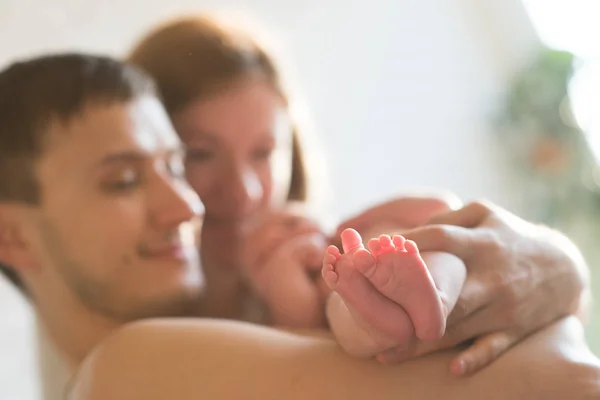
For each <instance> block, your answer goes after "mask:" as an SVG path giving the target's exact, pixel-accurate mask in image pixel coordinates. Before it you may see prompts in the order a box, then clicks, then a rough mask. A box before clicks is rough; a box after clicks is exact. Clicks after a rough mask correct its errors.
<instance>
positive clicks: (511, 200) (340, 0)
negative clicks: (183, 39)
mask: <svg viewBox="0 0 600 400" xmlns="http://www.w3.org/2000/svg"><path fill="white" fill-rule="evenodd" d="M216 5H218V6H219V8H221V9H222V8H232V7H233V6H238V9H241V10H242V11H244V10H245V11H247V12H249V13H250V15H252V16H253V17H254V18H255V19H256V20H257V21H258V22H260V23H262V24H264V26H266V27H267V29H268V30H270V31H271V32H273V33H275V34H278V35H280V38H279V45H280V46H282V47H283V48H284V50H285V53H286V54H287V55H288V56H291V58H290V61H293V62H295V65H296V68H295V75H296V76H297V77H298V78H299V79H300V80H299V81H298V82H299V83H301V85H298V86H299V87H300V89H301V92H302V94H303V95H304V97H305V99H306V100H307V102H308V103H309V104H310V111H311V114H312V116H313V125H314V126H315V128H316V131H317V132H318V134H319V135H318V136H319V141H320V142H321V143H323V145H324V148H325V152H326V154H327V159H328V162H329V164H330V173H331V176H332V177H333V179H331V184H332V187H331V188H332V190H333V192H334V193H335V201H334V204H335V206H336V208H335V213H336V215H337V216H342V215H346V214H348V213H351V212H353V211H356V210H358V209H359V208H360V207H364V206H366V205H367V204H369V203H371V202H374V201H377V200H381V199H382V198H384V197H387V196H390V195H392V194H394V193H398V192H400V191H402V190H404V189H407V188H412V187H443V188H446V189H450V190H453V191H455V192H456V193H458V194H459V195H461V196H462V197H464V198H467V199H470V198H475V197H481V196H485V197H488V198H491V199H493V200H496V201H497V202H499V203H500V204H503V205H505V206H508V207H510V208H514V207H516V206H517V205H518V200H519V199H518V198H517V197H515V196H514V195H513V193H514V192H515V190H514V187H515V186H513V185H512V184H511V180H510V177H509V176H508V175H507V173H506V171H505V169H504V168H503V166H502V157H501V156H500V155H499V154H498V153H497V152H495V151H494V147H495V146H494V143H493V141H492V140H491V137H490V136H491V134H490V129H489V128H488V127H487V120H486V117H487V114H488V113H489V111H490V109H491V106H492V102H493V99H494V96H495V95H497V93H498V91H499V90H500V89H501V88H502V86H503V84H504V83H505V80H506V77H507V76H508V75H509V74H510V72H511V71H513V70H514V68H515V67H516V66H517V65H518V63H519V60H521V59H522V58H523V56H524V55H526V54H527V50H528V49H529V48H530V46H531V44H532V43H534V42H535V37H534V35H533V33H532V30H531V28H530V27H529V25H528V21H527V19H526V18H525V17H524V12H523V10H522V8H521V6H520V3H519V1H518V0H505V1H502V0H486V1H481V0H453V1H448V0H420V1H413V0H369V1H358V0H302V1H283V0H238V1H235V0H197V1H193V0H169V1H167V0H129V1H123V0H104V1H102V2H101V1H92V0H54V1H51V2H50V1H44V0H0V49H2V52H1V53H0V64H2V65H4V64H5V63H7V62H9V61H10V60H12V59H13V58H14V57H17V56H18V57H20V56H23V55H30V54H34V53H37V52H39V51H49V50H62V49H71V50H72V49H85V50H95V51H102V52H109V53H113V54H124V52H125V51H126V50H127V48H128V47H129V46H130V45H131V44H132V43H133V41H134V40H135V38H136V37H138V35H139V34H141V33H142V32H143V31H144V30H145V29H146V28H147V27H148V26H149V25H150V24H152V23H154V22H156V21H158V20H160V19H162V18H164V17H165V16H167V15H172V14H173V13H179V12H182V11H186V10H200V9H201V8H202V7H204V8H206V7H214V6H216ZM17 300H18V299H17V298H16V297H15V295H14V293H12V292H10V291H9V290H8V289H6V288H5V287H4V286H3V285H0V315H1V316H2V318H1V321H0V398H1V399H22V400H27V399H33V398H35V397H34V396H35V394H34V393H35V390H34V389H31V388H30V385H29V382H30V381H29V380H28V379H29V376H30V374H31V371H32V368H34V367H33V366H34V364H33V361H32V358H31V354H32V353H31V352H28V351H27V350H28V349H27V348H28V346H30V344H31V343H30V342H29V339H30V333H29V332H28V331H27V328H28V327H29V326H30V325H31V316H30V314H28V311H27V310H26V309H25V308H23V307H22V304H21V307H19V306H17V304H19V303H18V302H17ZM21 332H25V333H23V335H21ZM9 367H10V371H11V372H10V373H8V372H6V371H8V369H9ZM17 378H18V379H17Z"/></svg>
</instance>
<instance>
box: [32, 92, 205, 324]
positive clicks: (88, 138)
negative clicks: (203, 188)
mask: <svg viewBox="0 0 600 400" xmlns="http://www.w3.org/2000/svg"><path fill="white" fill-rule="evenodd" d="M50 130H51V132H50V135H49V136H48V137H49V142H48V143H47V146H46V150H45V152H44V153H43V155H42V156H41V158H40V160H39V163H38V164H37V170H36V171H37V177H38V181H39V184H40V187H41V194H42V198H41V205H40V206H39V208H37V209H36V210H35V211H34V212H33V213H32V215H33V217H32V220H33V221H34V223H33V226H34V227H35V229H34V231H35V232H37V233H36V234H34V235H32V236H34V239H33V240H32V243H33V245H32V248H33V251H34V252H35V254H36V256H35V257H36V259H37V261H38V264H39V265H40V266H43V268H45V269H47V270H46V273H50V274H52V275H53V276H54V277H57V279H58V281H59V282H60V281H64V283H65V284H66V287H68V288H69V289H70V290H72V291H73V293H74V294H75V295H76V296H77V297H78V298H79V299H80V300H81V301H82V302H83V304H84V305H85V306H86V307H88V308H90V309H93V310H94V311H95V312H99V313H101V314H103V315H106V316H110V317H113V318H118V319H125V320H130V319H136V318H143V317H153V316H167V315H179V314H182V313H185V312H186V311H187V310H188V309H189V307H190V306H192V305H193V304H195V303H196V302H197V301H198V298H199V295H200V291H201V287H202V283H203V276H202V271H201V267H200V263H199V257H198V253H197V248H198V247H197V243H196V237H197V235H196V233H197V230H198V228H199V222H200V221H199V215H201V214H202V213H203V207H202V203H201V202H200V200H199V199H198V197H197V196H196V195H195V193H194V192H193V191H192V190H191V189H190V187H189V186H188V184H187V183H186V181H185V180H184V175H185V174H184V170H183V158H184V154H183V152H182V148H181V145H180V141H179V139H178V138H177V135H176V134H175V132H174V130H173V128H172V127H171V124H170V122H169V119H168V117H167V115H166V114H165V112H164V110H163V108H162V106H161V104H160V103H159V102H158V100H156V99H155V98H153V97H144V98H140V99H137V100H134V101H132V102H130V103H115V104H112V105H95V106H94V105H92V106H89V107H87V108H85V109H84V111H83V112H82V114H81V115H80V116H78V117H75V118H74V119H72V120H71V121H70V122H69V123H68V124H66V125H65V124H60V123H58V122H57V123H55V124H53V126H52V127H51V129H50ZM38 269H42V268H38ZM48 269H50V270H48ZM42 278H43V277H42ZM33 279H35V278H33ZM40 279H41V278H40ZM40 284H43V283H40V282H38V283H37V285H40ZM39 300H42V299H39Z"/></svg>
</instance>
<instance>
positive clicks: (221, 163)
mask: <svg viewBox="0 0 600 400" xmlns="http://www.w3.org/2000/svg"><path fill="white" fill-rule="evenodd" d="M173 123H174V125H175V128H176V130H177V132H178V133H179V135H180V136H181V139H182V141H183V142H184V143H185V144H186V145H187V148H188V157H187V164H186V168H187V178H188V180H189V182H190V184H191V186H192V187H193V188H194V190H195V191H196V192H197V193H198V195H199V196H200V198H201V199H202V201H203V202H204V204H205V206H206V219H205V226H206V227H207V228H212V229H216V230H218V231H222V232H223V233H227V235H226V236H229V235H230V234H231V235H235V236H237V235H239V233H241V231H242V229H243V228H244V226H246V225H247V224H248V223H249V222H251V221H253V220H254V219H255V218H257V217H260V215H261V213H263V212H264V211H267V210H269V209H270V208H271V207H274V206H277V205H278V204H281V203H283V202H285V200H286V196H287V193H288V190H289V185H290V179H291V174H292V171H291V166H292V160H291V158H292V131H291V125H290V121H289V118H288V113H287V109H286V107H285V105H284V103H283V101H282V99H281V97H280V96H279V95H278V94H277V93H276V92H275V91H274V90H273V89H272V88H271V86H269V85H268V84H267V83H266V82H263V81H261V80H252V81H243V82H242V83H239V84H237V85H235V86H232V87H231V88H230V89H229V90H226V91H223V92H221V93H218V94H216V95H215V96H213V97H211V98H207V99H202V100H198V101H196V102H192V103H190V104H189V105H188V106H187V107H185V108H184V109H183V110H181V111H180V112H178V113H176V114H175V115H173Z"/></svg>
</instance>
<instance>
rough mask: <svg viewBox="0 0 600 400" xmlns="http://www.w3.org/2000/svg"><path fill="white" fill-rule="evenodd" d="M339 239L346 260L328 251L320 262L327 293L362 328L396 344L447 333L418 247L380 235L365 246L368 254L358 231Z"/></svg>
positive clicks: (436, 336) (343, 235)
mask: <svg viewBox="0 0 600 400" xmlns="http://www.w3.org/2000/svg"><path fill="white" fill-rule="evenodd" d="M341 236H342V245H343V247H344V253H345V254H343V255H342V254H340V252H339V250H338V249H337V248H336V247H335V246H330V247H329V248H328V249H327V253H326V255H325V259H324V262H323V269H322V273H323V278H324V279H325V281H326V282H327V284H328V285H329V287H330V288H331V289H332V290H335V291H336V292H338V294H339V295H340V296H341V297H342V298H343V299H344V301H345V302H346V303H347V304H348V305H349V306H350V307H351V308H352V309H353V311H354V312H356V313H357V314H358V315H359V316H360V317H361V318H362V319H363V320H364V321H365V322H367V323H368V324H371V325H372V327H374V328H375V329H376V330H378V331H380V332H381V333H383V334H385V335H386V336H390V337H393V338H395V339H396V340H398V341H399V343H406V342H407V341H409V340H410V339H411V338H412V337H413V335H414V334H415V333H416V335H417V337H418V338H420V339H423V340H435V339H438V338H439V337H440V336H441V335H442V334H443V331H444V328H445V323H444V318H443V315H442V306H441V301H440V299H439V296H438V294H437V290H436V288H435V285H434V283H433V281H432V279H431V277H430V275H429V272H428V271H427V268H426V266H425V263H424V262H423V260H422V259H421V256H420V255H419V252H418V250H417V247H416V245H415V244H414V243H413V242H406V241H405V240H404V238H403V237H401V236H394V239H393V240H392V239H390V237H389V236H385V235H384V236H381V237H380V238H379V239H372V240H371V241H370V242H369V249H370V250H371V252H369V251H367V250H366V249H365V248H364V247H363V245H362V240H361V237H360V235H359V234H358V233H357V232H356V231H354V230H352V229H347V230H345V231H344V232H343V233H342V235H341Z"/></svg>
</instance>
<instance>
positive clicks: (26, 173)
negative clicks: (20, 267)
mask: <svg viewBox="0 0 600 400" xmlns="http://www.w3.org/2000/svg"><path fill="white" fill-rule="evenodd" d="M146 94H149V95H154V94H155V90H154V84H153V81H152V80H151V78H149V77H148V76H147V75H146V74H145V73H143V72H141V70H139V69H137V68H136V67H134V66H132V65H129V64H127V63H124V62H121V61H118V60H115V59H113V58H110V57H105V56H97V55H91V54H77V53H65V54H51V55H45V56H41V57H35V58H31V59H28V60H23V61H18V62H15V63H13V64H11V65H9V66H8V67H7V68H5V69H4V70H2V71H0V202H21V203H27V204H33V205H35V204H38V203H39V202H40V200H41V199H40V193H39V185H38V182H37V178H36V176H35V168H34V165H35V162H36V161H37V159H38V158H39V157H40V155H41V154H42V152H43V150H44V146H45V143H46V137H45V134H46V132H47V128H48V125H49V123H50V122H51V121H55V120H59V121H61V122H68V121H70V120H71V119H72V118H73V117H75V116H76V115H78V114H79V113H80V112H81V110H82V109H83V108H84V107H86V106H88V105H90V104H111V103H116V102H128V101H131V100H133V99H135V98H137V97H139V96H143V95H146ZM0 271H1V272H2V273H3V274H4V275H5V276H6V277H7V278H8V279H9V280H10V281H12V282H13V283H14V284H15V285H16V286H17V287H19V288H20V289H21V290H24V289H25V288H24V287H23V284H22V282H21V280H20V279H19V277H18V275H17V274H16V273H15V271H14V270H12V269H10V268H8V267H7V266H6V265H3V264H0Z"/></svg>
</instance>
